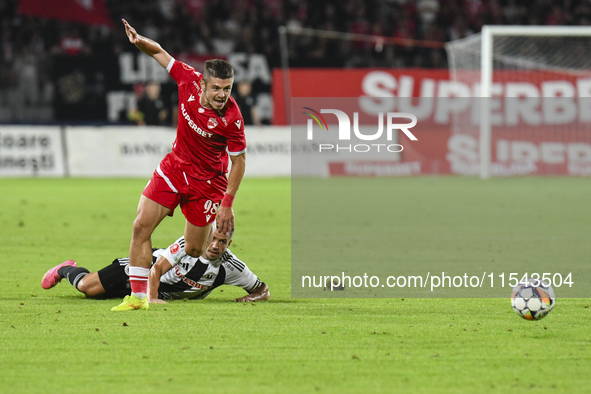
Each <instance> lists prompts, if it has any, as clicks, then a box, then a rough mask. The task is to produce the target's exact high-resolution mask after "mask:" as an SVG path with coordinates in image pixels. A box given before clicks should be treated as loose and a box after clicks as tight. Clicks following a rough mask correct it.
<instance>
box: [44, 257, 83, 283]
mask: <svg viewBox="0 0 591 394" xmlns="http://www.w3.org/2000/svg"><path fill="white" fill-rule="evenodd" d="M66 265H71V266H72V267H76V262H75V261H74V260H68V261H64V262H63V263H61V264H59V265H56V266H55V267H53V268H52V269H50V270H49V271H47V272H46V273H45V275H43V279H42V280H41V287H43V288H44V289H51V288H52V287H53V286H55V285H57V284H58V283H60V282H61V281H62V278H61V277H60V276H59V275H58V273H57V271H58V270H59V269H60V268H62V267H64V266H66Z"/></svg>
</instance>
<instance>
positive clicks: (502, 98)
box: [272, 69, 591, 128]
mask: <svg viewBox="0 0 591 394" xmlns="http://www.w3.org/2000/svg"><path fill="white" fill-rule="evenodd" d="M285 77H286V76H285V75H283V72H282V70H280V69H275V70H273V87H272V90H273V103H274V106H273V108H274V114H273V124H275V125H285V124H289V123H290V122H289V121H288V119H290V114H289V112H290V108H289V106H290V104H291V103H290V102H289V101H290V99H291V98H292V97H333V98H334V97H357V98H366V99H365V100H366V101H367V100H369V101H372V102H371V103H369V104H368V103H366V105H362V104H360V105H361V107H366V108H370V109H369V110H367V111H366V112H367V113H368V114H369V113H371V114H372V115H374V114H375V113H377V112H390V111H393V110H394V109H395V106H396V109H397V110H400V111H401V112H413V113H415V114H416V115H417V117H418V119H419V122H420V123H428V124H432V125H450V124H451V121H452V117H454V116H455V117H456V119H457V116H458V115H462V116H464V117H465V119H466V120H468V121H470V122H472V123H473V124H476V123H477V121H478V118H479V114H480V112H479V108H478V103H479V100H473V99H472V98H474V97H480V87H479V84H478V83H466V82H455V81H451V80H450V78H449V71H448V70H423V69H354V70H346V69H292V70H290V72H289V77H288V78H285ZM287 80H289V86H290V91H289V92H288V94H289V95H288V99H287V102H286V94H285V92H284V89H283V86H284V83H285V82H286V81H287ZM492 92H493V97H494V98H493V99H492V101H493V104H492V106H493V113H492V121H493V126H502V127H520V128H523V127H529V126H535V127H538V126H539V125H541V124H542V125H564V124H569V123H573V122H588V121H589V120H591V73H590V72H586V73H583V72H581V73H576V74H573V73H559V72H529V71H511V70H504V71H497V72H495V80H494V83H493V85H492ZM542 98H544V100H542ZM546 98H554V99H556V100H546ZM581 98H585V99H582V100H581ZM372 109H373V112H372ZM286 113H287V116H286Z"/></svg>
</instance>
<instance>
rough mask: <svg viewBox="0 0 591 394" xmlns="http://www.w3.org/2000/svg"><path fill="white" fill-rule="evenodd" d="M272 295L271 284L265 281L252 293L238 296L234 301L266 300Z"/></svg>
mask: <svg viewBox="0 0 591 394" xmlns="http://www.w3.org/2000/svg"><path fill="white" fill-rule="evenodd" d="M270 296H271V292H270V291H269V286H267V285H266V284H265V283H261V284H260V285H259V286H258V287H257V288H256V289H254V290H253V292H252V293H250V294H247V295H245V296H244V297H240V298H236V299H235V300H234V302H256V301H266V300H268V299H269V297H270Z"/></svg>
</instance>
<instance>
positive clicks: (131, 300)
mask: <svg viewBox="0 0 591 394" xmlns="http://www.w3.org/2000/svg"><path fill="white" fill-rule="evenodd" d="M148 308H149V304H148V297H145V298H138V297H136V296H134V295H128V296H127V297H125V298H124V299H123V302H122V303H121V304H119V305H117V306H115V307H113V308H111V310H112V311H115V312H119V311H132V310H134V309H148Z"/></svg>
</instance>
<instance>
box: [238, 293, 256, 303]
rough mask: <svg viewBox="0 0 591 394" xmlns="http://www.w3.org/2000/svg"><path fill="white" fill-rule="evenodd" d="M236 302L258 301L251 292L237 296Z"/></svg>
mask: <svg viewBox="0 0 591 394" xmlns="http://www.w3.org/2000/svg"><path fill="white" fill-rule="evenodd" d="M234 302H256V300H255V299H254V297H253V296H251V295H250V294H247V295H245V296H244V297H240V298H236V299H235V300H234Z"/></svg>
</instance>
